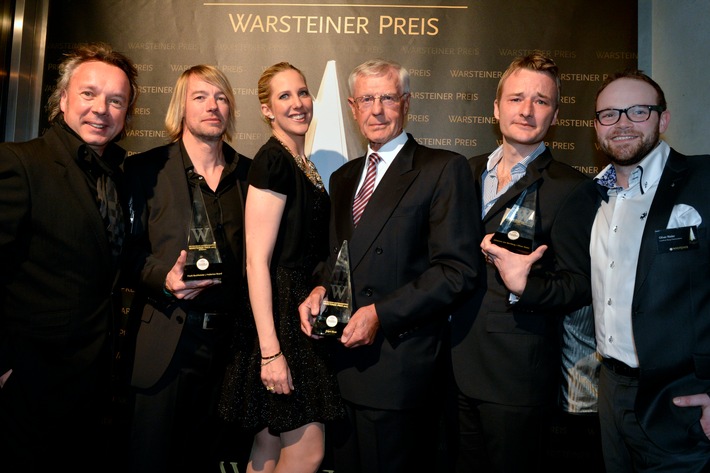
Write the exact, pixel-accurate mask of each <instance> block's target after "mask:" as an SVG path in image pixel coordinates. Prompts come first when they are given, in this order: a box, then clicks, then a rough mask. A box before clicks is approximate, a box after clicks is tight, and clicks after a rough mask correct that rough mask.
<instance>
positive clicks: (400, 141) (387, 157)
mask: <svg viewBox="0 0 710 473" xmlns="http://www.w3.org/2000/svg"><path fill="white" fill-rule="evenodd" d="M408 139H409V137H408V136H407V133H405V132H404V131H402V133H400V134H399V135H398V136H397V137H396V138H394V139H392V140H389V141H388V142H387V143H385V144H383V145H382V147H381V148H380V149H378V150H377V151H373V150H372V148H370V145H368V146H367V156H370V155H371V154H372V153H377V154H378V155H379V156H380V158H382V160H383V161H384V162H386V163H387V164H388V165H389V164H390V163H392V161H394V158H395V157H396V156H397V154H398V153H399V151H400V150H401V149H402V148H403V147H404V145H405V144H406V143H407V140H408Z"/></svg>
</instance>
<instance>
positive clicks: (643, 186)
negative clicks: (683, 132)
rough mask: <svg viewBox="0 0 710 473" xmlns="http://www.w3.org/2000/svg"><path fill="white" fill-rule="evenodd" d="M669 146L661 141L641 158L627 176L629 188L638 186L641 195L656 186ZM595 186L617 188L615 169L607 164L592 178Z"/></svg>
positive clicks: (666, 158)
mask: <svg viewBox="0 0 710 473" xmlns="http://www.w3.org/2000/svg"><path fill="white" fill-rule="evenodd" d="M669 154H670V146H668V143H666V142H665V141H663V140H661V141H659V143H658V145H657V146H656V147H655V148H653V150H651V152H650V153H648V154H647V155H646V157H645V158H643V159H642V160H641V161H640V162H639V163H638V165H637V166H636V168H635V169H634V170H633V171H632V172H631V176H629V188H631V187H633V186H636V185H639V187H640V190H641V193H642V194H643V193H645V192H646V191H647V190H648V189H649V188H650V187H652V186H654V185H656V184H657V183H658V181H659V180H660V179H661V174H663V168H664V167H665V165H666V161H668V155H669ZM594 180H595V181H597V184H599V185H600V186H603V187H605V188H607V189H614V188H617V187H619V186H618V185H617V176H616V168H615V167H614V166H613V165H612V164H609V165H607V166H606V167H605V168H604V169H603V170H602V171H601V172H600V173H599V174H597V176H596V177H595V178H594Z"/></svg>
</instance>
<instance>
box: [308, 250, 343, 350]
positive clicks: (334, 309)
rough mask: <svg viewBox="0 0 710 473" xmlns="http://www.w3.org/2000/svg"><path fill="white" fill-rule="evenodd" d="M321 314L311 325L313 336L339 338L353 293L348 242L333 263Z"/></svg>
mask: <svg viewBox="0 0 710 473" xmlns="http://www.w3.org/2000/svg"><path fill="white" fill-rule="evenodd" d="M326 289H327V293H326V297H325V299H324V300H323V307H322V310H321V313H320V315H319V316H318V317H316V320H315V322H314V323H313V334H315V335H321V336H326V337H339V336H341V335H342V334H343V329H344V328H345V326H346V325H347V324H348V321H349V320H350V315H351V314H352V311H353V291H352V286H351V284H350V253H349V252H348V241H347V240H345V241H343V244H342V245H341V246H340V251H339V252H338V258H337V259H336V261H335V267H334V268H333V274H332V276H331V281H330V285H329V286H328V287H327V288H326Z"/></svg>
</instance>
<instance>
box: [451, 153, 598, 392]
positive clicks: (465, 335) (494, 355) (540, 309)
mask: <svg viewBox="0 0 710 473" xmlns="http://www.w3.org/2000/svg"><path fill="white" fill-rule="evenodd" d="M488 156H489V154H486V155H481V156H477V157H473V158H471V159H470V164H471V169H472V170H473V175H474V179H475V181H476V189H477V192H478V196H482V195H483V194H482V183H481V176H482V174H483V171H484V170H485V168H486V164H487V162H488ZM585 182H591V180H590V179H589V178H588V177H586V176H585V175H584V174H582V173H580V172H579V171H577V170H575V169H574V168H572V167H570V166H568V165H566V164H563V163H560V162H558V161H555V160H554V159H553V158H552V154H551V153H550V151H549V149H546V150H545V151H544V152H543V153H542V154H541V155H540V156H538V157H537V158H536V159H535V160H534V161H533V162H532V163H530V165H528V167H527V171H526V173H525V176H523V177H522V178H521V179H520V180H519V181H518V182H516V183H515V184H514V185H513V186H512V187H511V188H510V189H508V191H506V193H505V194H503V195H502V196H501V197H500V198H499V199H498V201H497V202H496V203H495V205H493V207H492V208H491V209H490V210H489V211H488V213H487V214H486V216H485V217H484V218H483V225H484V230H485V233H486V234H488V233H494V232H495V231H496V230H497V229H498V227H499V225H500V223H501V219H502V217H503V215H504V213H505V211H506V209H507V208H509V207H511V206H512V205H513V204H514V203H515V201H516V199H517V198H518V196H519V195H520V193H521V192H522V191H523V190H524V189H526V188H528V187H530V186H531V185H533V184H535V183H537V189H538V190H537V206H536V217H535V218H536V222H535V236H534V245H535V247H537V246H539V245H541V244H546V245H548V249H547V251H545V253H544V255H543V257H542V258H541V259H540V260H539V261H538V262H537V263H536V264H535V265H533V268H532V269H531V271H530V274H529V277H528V283H527V285H526V288H525V291H524V293H523V294H522V295H521V297H520V300H519V301H518V302H517V303H516V304H514V305H511V304H510V302H509V294H510V292H509V291H508V289H507V288H506V287H505V285H504V284H503V282H502V280H501V279H500V276H499V275H498V273H497V271H496V270H495V268H494V267H493V266H491V265H487V266H486V269H485V273H486V275H487V277H486V279H487V283H486V286H485V287H481V288H479V289H478V290H477V291H476V292H475V294H474V295H473V297H471V298H470V299H469V300H468V301H466V303H465V304H463V305H462V306H461V307H460V308H459V309H457V311H456V313H454V315H453V316H452V321H451V330H452V334H451V337H452V361H453V369H454V374H455V378H456V383H457V385H458V387H459V389H460V390H461V391H462V392H463V393H464V394H465V395H467V396H468V397H471V398H475V399H481V400H485V401H490V402H495V403H498V404H507V405H515V406H533V405H546V404H551V403H553V402H554V401H555V396H556V393H557V387H558V378H559V372H560V368H559V366H560V362H561V361H560V355H559V344H560V343H559V336H558V332H557V329H558V324H559V322H560V319H559V317H560V316H561V315H563V314H565V313H568V312H570V311H572V310H574V309H576V308H579V307H581V306H584V305H587V304H589V303H590V302H591V286H590V276H589V274H590V263H589V236H590V232H591V225H592V222H593V219H594V211H595V198H596V197H595V195H594V193H593V192H591V191H590V190H589V188H585V187H584V186H583V185H582V184H584V183H585ZM477 211H478V213H477V215H476V218H477V219H479V220H480V218H481V217H480V215H481V211H480V207H479V208H478V209H477Z"/></svg>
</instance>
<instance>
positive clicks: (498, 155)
mask: <svg viewBox="0 0 710 473" xmlns="http://www.w3.org/2000/svg"><path fill="white" fill-rule="evenodd" d="M546 148H547V147H546V146H545V142H544V141H541V142H540V144H539V145H537V148H535V150H534V151H533V152H532V153H530V154H529V155H527V156H525V157H524V158H523V159H522V160H521V161H520V162H519V163H517V164H516V165H515V166H513V169H515V168H516V167H520V166H522V168H523V169H527V167H528V165H530V163H531V162H533V161H534V160H535V158H537V157H538V156H540V155H541V154H542V153H544V152H545V149H546ZM501 159H503V145H500V146H499V147H498V148H496V150H495V151H493V152H492V153H491V155H490V156H488V164H487V165H486V172H491V171H492V170H493V169H495V167H496V166H497V165H498V163H500V160H501ZM513 169H511V172H513Z"/></svg>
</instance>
